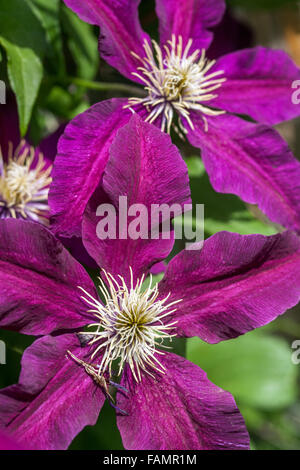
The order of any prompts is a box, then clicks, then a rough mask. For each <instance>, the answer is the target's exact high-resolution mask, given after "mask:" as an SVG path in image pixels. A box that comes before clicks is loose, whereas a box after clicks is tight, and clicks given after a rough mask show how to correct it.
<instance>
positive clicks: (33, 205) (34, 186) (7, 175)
mask: <svg viewBox="0 0 300 470" xmlns="http://www.w3.org/2000/svg"><path fill="white" fill-rule="evenodd" d="M45 166H46V163H45V161H44V157H43V154H42V153H39V155H38V156H36V153H35V150H34V149H33V148H32V147H31V148H28V146H26V145H25V142H24V141H21V143H20V145H19V146H18V147H17V148H16V150H15V152H13V146H12V143H11V142H10V143H9V151H8V159H7V162H4V160H3V156H2V152H1V149H0V218H1V219H4V218H7V217H13V218H23V219H27V218H30V219H32V220H35V221H39V222H41V223H43V224H45V225H47V223H48V218H47V215H48V212H49V207H48V192H49V185H50V183H51V178H50V173H51V169H52V167H51V165H50V166H48V168H45Z"/></svg>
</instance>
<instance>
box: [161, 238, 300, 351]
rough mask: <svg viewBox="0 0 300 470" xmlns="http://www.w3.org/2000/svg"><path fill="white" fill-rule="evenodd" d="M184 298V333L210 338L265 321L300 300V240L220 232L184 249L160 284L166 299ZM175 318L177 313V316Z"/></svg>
mask: <svg viewBox="0 0 300 470" xmlns="http://www.w3.org/2000/svg"><path fill="white" fill-rule="evenodd" d="M169 292H171V296H170V298H169V301H170V302H172V300H176V299H182V301H181V302H180V303H178V305H177V311H176V313H175V314H174V320H176V319H177V320H178V323H177V325H176V331H177V334H178V335H179V336H199V337H200V338H202V339H203V340H204V341H207V342H209V343H217V342H219V341H221V340H226V339H230V338H235V337H237V336H239V335H241V334H244V333H247V332H248V331H250V330H253V329H254V328H257V327H260V326H263V325H266V324H267V323H269V322H270V321H272V320H274V319H275V318H276V317H277V316H278V315H281V314H282V313H284V312H285V311H286V310H287V309H289V308H291V307H293V306H294V305H296V304H297V303H298V302H299V299H300V240H299V238H298V236H297V235H295V234H293V233H292V232H284V233H282V234H276V235H272V236H270V237H265V236H263V235H238V234H235V233H229V232H220V233H217V234H215V235H213V236H212V237H210V238H209V239H208V240H206V241H205V242H204V245H203V248H202V249H201V250H198V251H196V250H183V251H182V252H181V253H180V254H179V255H177V256H175V258H173V259H172V260H171V261H170V263H169V265H168V268H167V271H166V274H165V276H164V279H163V280H162V281H161V282H160V283H159V293H160V296H161V298H163V297H165V296H166V295H167V294H168V293H169ZM172 320H173V318H172Z"/></svg>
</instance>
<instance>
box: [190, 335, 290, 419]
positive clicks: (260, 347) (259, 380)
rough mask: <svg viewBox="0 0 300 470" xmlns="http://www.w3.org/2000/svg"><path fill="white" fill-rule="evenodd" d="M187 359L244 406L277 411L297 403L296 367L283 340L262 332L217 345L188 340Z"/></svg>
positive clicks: (195, 339)
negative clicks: (295, 401)
mask: <svg viewBox="0 0 300 470" xmlns="http://www.w3.org/2000/svg"><path fill="white" fill-rule="evenodd" d="M187 358H188V359H189V360H191V361H192V362H194V363H195V364H198V365H199V366H200V367H201V368H202V369H203V370H205V371H206V372H207V374H208V377H209V379H210V380H211V381H212V382H213V383H215V384H216V385H219V386H220V387H221V388H223V389H224V390H228V391H229V392H231V393H232V394H233V396H234V397H235V398H236V399H237V400H238V402H239V403H241V404H244V405H247V406H252V407H256V408H259V409H264V410H274V409H278V408H281V407H286V406H288V405H290V404H291V403H293V402H294V400H295V397H296V380H297V367H296V366H295V365H294V364H293V363H292V361H291V349H290V348H289V347H288V345H287V344H286V342H285V341H284V340H282V339H279V338H276V337H272V336H269V335H267V334H265V333H263V332H260V331H254V332H251V333H248V334H247V335H244V336H241V337H239V338H237V339H234V340H230V341H223V342H221V343H219V344H216V345H210V344H206V343H203V342H201V341H200V340H199V339H198V338H192V339H189V340H188V344H187Z"/></svg>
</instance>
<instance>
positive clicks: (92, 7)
mask: <svg viewBox="0 0 300 470" xmlns="http://www.w3.org/2000/svg"><path fill="white" fill-rule="evenodd" d="M64 2H65V4H66V5H67V6H68V7H69V8H71V9H72V10H73V11H74V12H75V13H77V15H78V16H79V17H80V18H81V19H82V20H83V21H86V22H87V23H91V24H95V25H97V26H100V37H99V50H100V54H101V56H102V57H103V58H104V59H105V60H106V61H107V62H108V63H109V64H110V65H112V66H113V67H115V68H116V69H117V70H119V72H121V73H122V74H123V75H125V77H127V78H130V79H131V80H135V81H139V80H138V79H137V78H136V77H134V76H133V75H132V73H133V72H136V69H137V67H138V66H139V65H140V63H139V61H138V60H137V59H136V58H135V57H134V56H133V55H132V53H131V52H134V53H135V54H137V55H138V56H139V57H144V55H145V54H144V49H143V41H144V39H147V41H149V38H148V35H147V34H146V33H144V32H143V30H142V28H141V25H140V22H139V16H138V6H139V3H140V0H109V2H107V1H105V0H64Z"/></svg>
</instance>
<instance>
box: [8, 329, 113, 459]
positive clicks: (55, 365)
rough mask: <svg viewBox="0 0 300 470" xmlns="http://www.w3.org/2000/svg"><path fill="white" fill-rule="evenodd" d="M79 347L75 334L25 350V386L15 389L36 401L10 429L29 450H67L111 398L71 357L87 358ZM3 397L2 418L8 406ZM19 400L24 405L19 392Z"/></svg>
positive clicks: (40, 341)
mask: <svg viewBox="0 0 300 470" xmlns="http://www.w3.org/2000/svg"><path fill="white" fill-rule="evenodd" d="M78 343H79V341H78V339H77V337H76V336H75V335H61V336H58V337H52V336H48V337H44V338H41V339H38V340H37V341H36V342H35V343H33V345H32V346H30V347H29V348H28V349H27V350H26V351H25V353H24V355H23V359H22V372H21V376H20V383H19V385H17V386H14V387H15V388H17V389H19V395H20V394H21V393H23V394H24V395H26V396H30V397H31V399H30V400H28V399H27V404H26V406H25V408H24V406H23V407H22V408H21V409H19V412H18V413H17V414H16V415H15V416H14V418H13V420H12V421H11V422H10V423H6V426H5V430H6V432H8V433H9V434H10V435H11V436H12V437H13V438H14V439H16V440H17V441H18V442H20V443H21V444H22V445H23V446H25V447H29V446H30V447H33V448H35V449H41V450H63V449H66V448H67V447H68V446H69V445H70V443H71V442H72V440H73V439H74V437H75V436H76V435H77V434H78V433H79V432H80V431H81V430H82V429H83V428H84V427H85V426H87V425H94V424H95V423H96V420H97V418H98V415H99V412H100V410H101V408H102V406H103V403H104V400H105V395H104V393H103V391H102V390H101V388H100V387H97V386H96V385H95V383H94V382H93V379H92V377H90V376H89V375H88V374H87V373H86V372H85V370H84V368H83V367H82V366H80V365H78V364H77V363H76V362H75V361H73V360H71V359H70V358H69V357H68V356H67V350H71V351H72V352H73V353H74V354H75V355H76V356H77V357H82V349H81V348H80V347H79V345H78ZM3 392H5V390H4V391H1V392H0V416H1V415H2V413H3V410H4V411H5V409H4V408H5V405H6V402H5V399H3ZM12 395H13V394H12ZM11 400H13V397H11ZM15 401H16V402H17V403H18V402H19V396H18V395H17V394H16V393H15ZM16 407H17V405H16Z"/></svg>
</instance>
